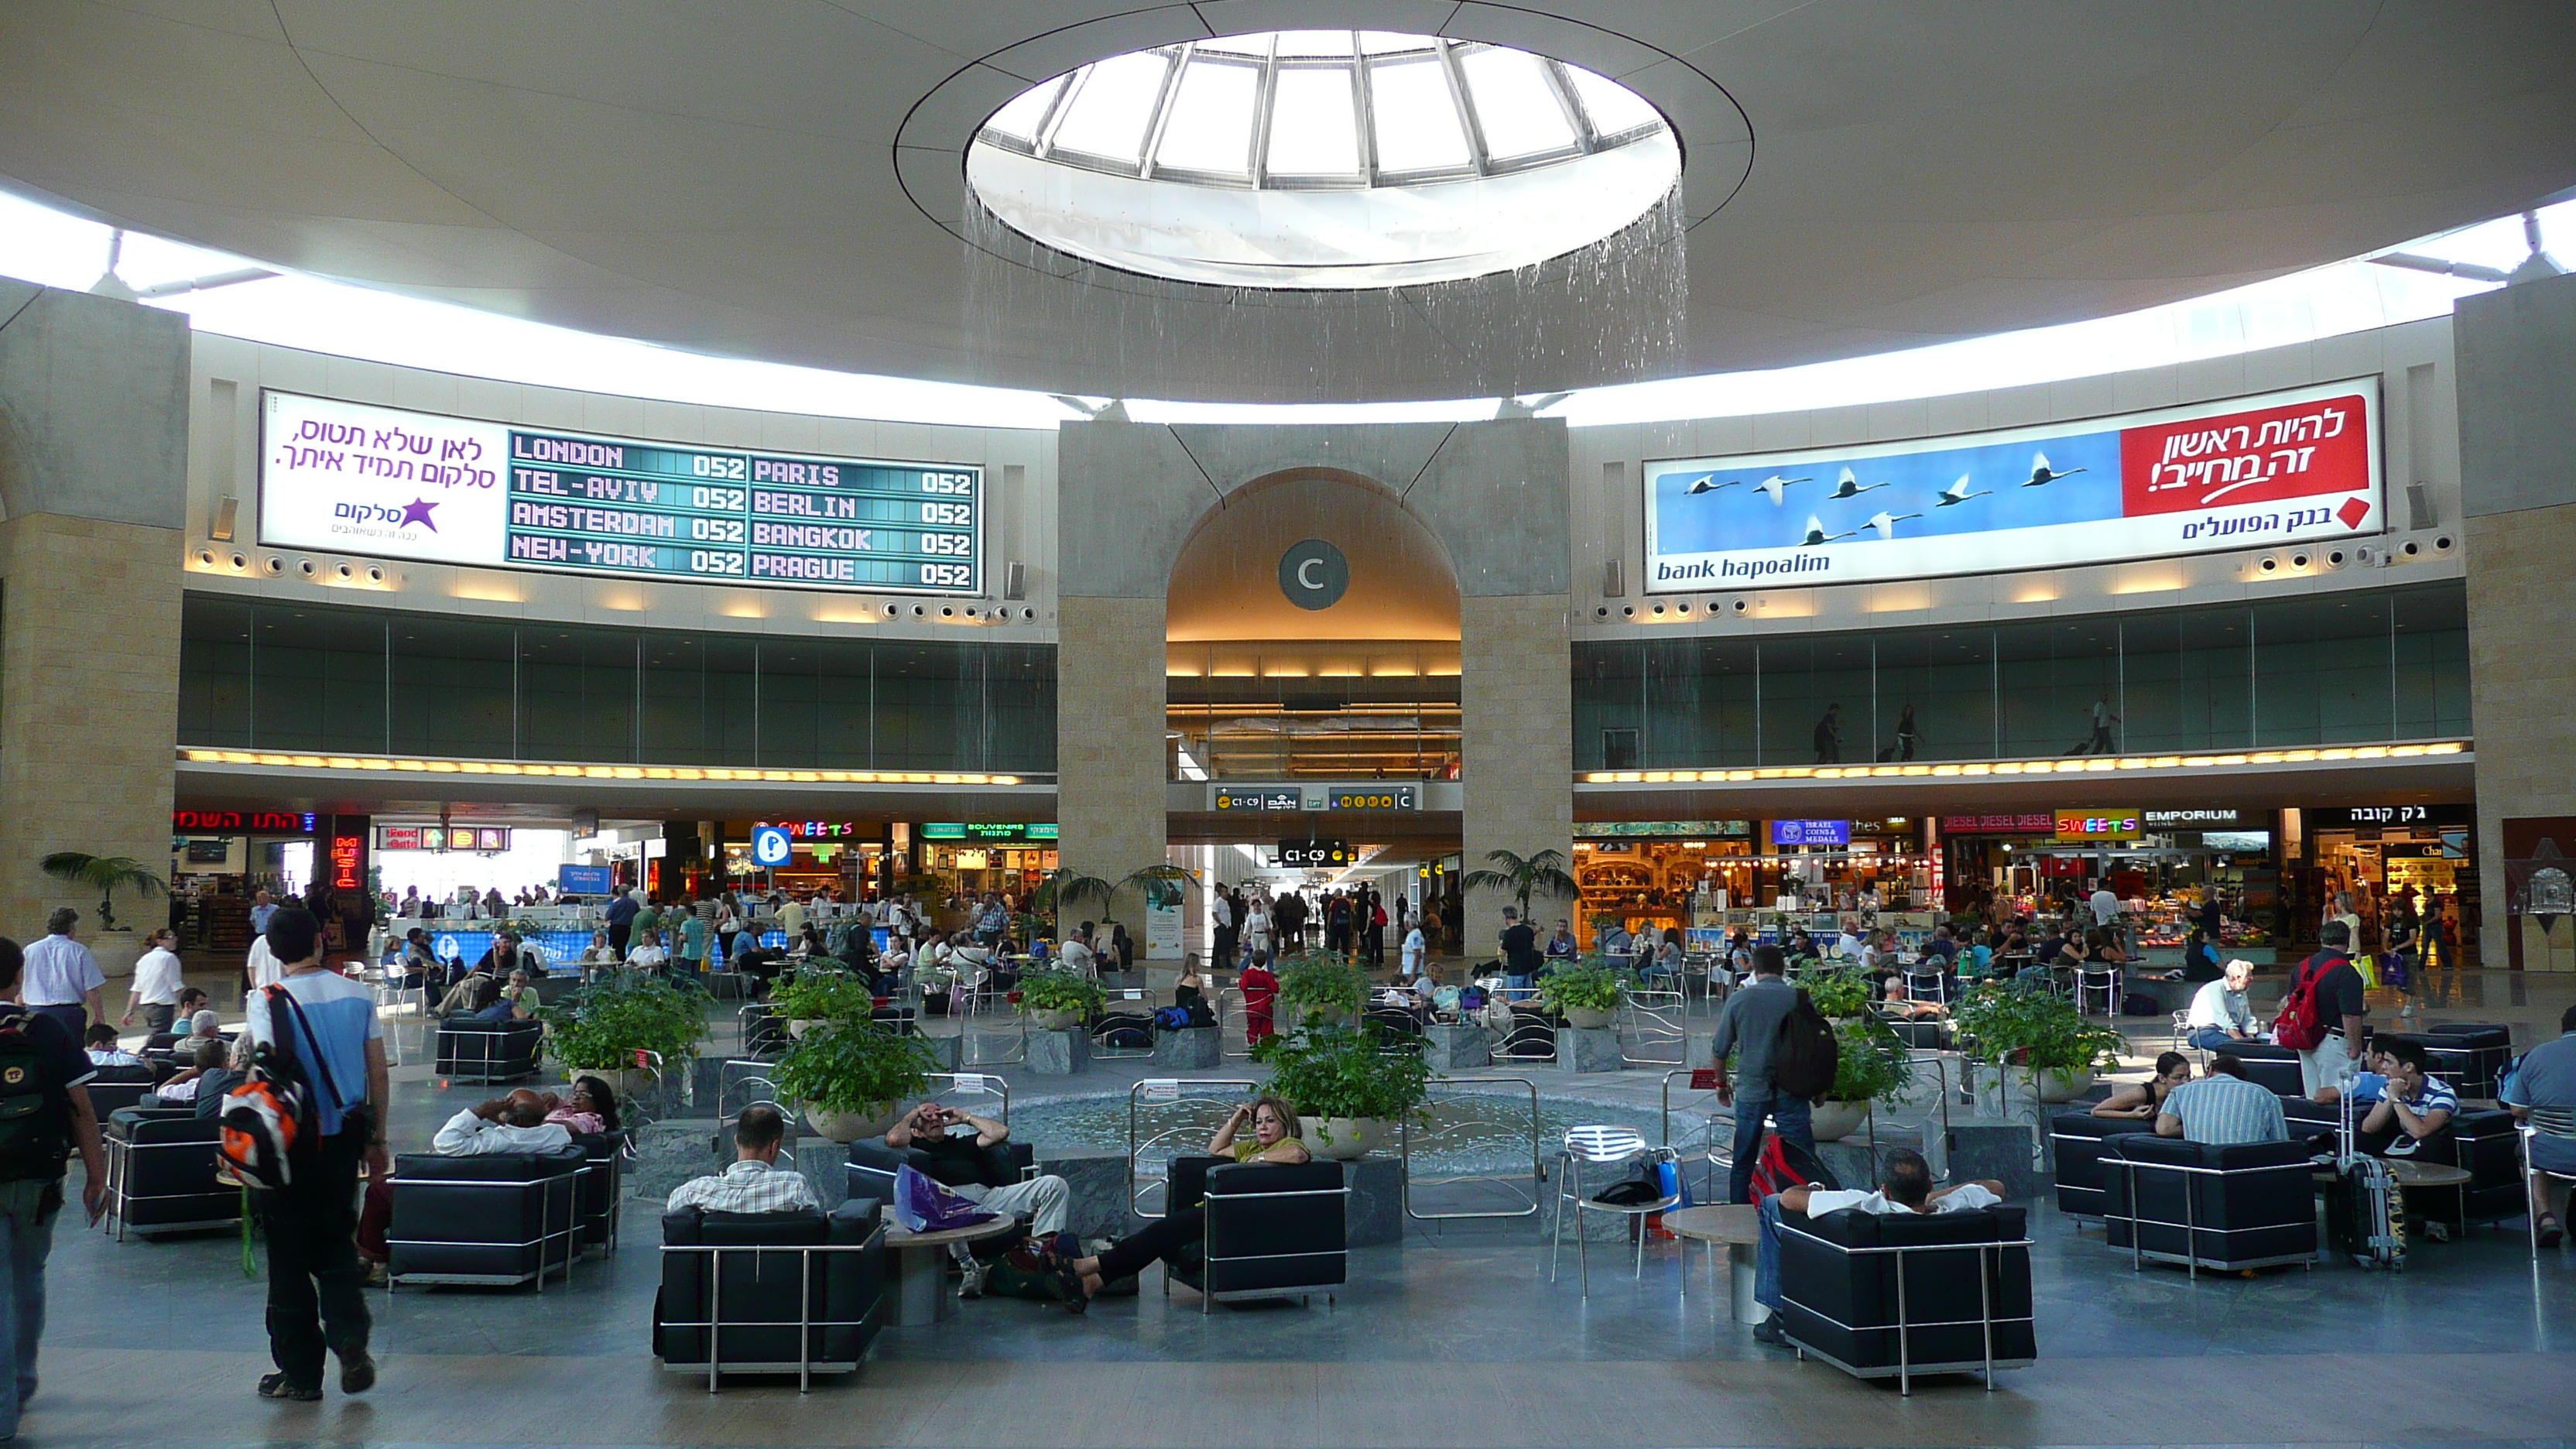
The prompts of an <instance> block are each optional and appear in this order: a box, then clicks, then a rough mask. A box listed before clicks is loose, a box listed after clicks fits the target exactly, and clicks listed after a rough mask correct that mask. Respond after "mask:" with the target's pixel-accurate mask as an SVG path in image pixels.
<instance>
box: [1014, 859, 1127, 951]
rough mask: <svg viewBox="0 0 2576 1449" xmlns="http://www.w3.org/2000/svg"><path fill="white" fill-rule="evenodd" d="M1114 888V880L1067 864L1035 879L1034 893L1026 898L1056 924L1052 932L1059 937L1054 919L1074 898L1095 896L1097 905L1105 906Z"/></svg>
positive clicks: (1072, 906) (1059, 918)
mask: <svg viewBox="0 0 2576 1449" xmlns="http://www.w3.org/2000/svg"><path fill="white" fill-rule="evenodd" d="M1117 892H1118V883H1117V882H1115V881H1107V880H1103V879H1101V878H1100V877H1099V876H1096V875H1084V874H1083V873H1082V872H1080V871H1078V870H1074V869H1072V868H1071V867H1067V868H1065V869H1062V870H1055V871H1050V872H1048V873H1047V878H1046V879H1045V880H1042V881H1040V882H1038V889H1037V894H1036V895H1034V896H1032V897H1031V898H1030V900H1029V904H1030V905H1031V906H1033V907H1035V908H1036V911H1037V913H1038V914H1039V915H1041V916H1044V917H1046V918H1047V919H1048V921H1049V923H1050V924H1055V925H1056V935H1058V936H1059V937H1061V936H1062V935H1063V934H1064V930H1063V928H1062V926H1061V925H1060V924H1057V923H1060V922H1061V921H1062V919H1063V918H1064V916H1065V914H1066V913H1067V912H1069V911H1071V910H1073V909H1075V903H1076V902H1079V901H1084V900H1096V901H1098V902H1100V904H1101V908H1102V909H1103V910H1106V909H1107V908H1108V906H1109V898H1110V897H1111V896H1113V895H1115V894H1117Z"/></svg>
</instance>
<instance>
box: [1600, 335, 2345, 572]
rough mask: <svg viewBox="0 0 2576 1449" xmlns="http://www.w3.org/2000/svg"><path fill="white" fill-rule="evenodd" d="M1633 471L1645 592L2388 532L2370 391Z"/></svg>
mask: <svg viewBox="0 0 2576 1449" xmlns="http://www.w3.org/2000/svg"><path fill="white" fill-rule="evenodd" d="M1644 472H1645V488H1646V591H1647V592H1648V593H1697V592H1705V591H1708V590H1713V589H1729V588H1751V587H1759V586H1763V585H1781V584H1843V583H1865V582H1872V581H1878V580H1886V579H1907V578H1925V577H1932V576H1937V575H1945V574H1975V573H2006V572H2013V571H2018V570H2023V569H2036V568H2063V567H2070V566H2074V565H2080V564H2100V563H2116V562H2120V561H2122V560H2128V559H2143V558H2162V557H2168V556H2172V555H2176V554H2191V553H2210V552H2218V551H2222V550H2229V549H2241V548H2265V547H2271V546H2273V545H2278V544H2290V543H2316V542H2324V541H2329V540H2339V539H2345V538H2351V537H2354V536H2356V535H2365V534H2374V533H2378V532H2381V531H2383V530H2384V529H2386V527H2387V526H2388V525H2387V522H2386V517H2385V513H2386V509H2385V502H2384V499H2383V496H2382V483H2381V477H2380V451H2379V380H2378V379H2377V378H2375V377H2373V378H2364V379H2361V380H2359V381H2354V382H2338V383H2326V384H2320V385H2316V386H2310V387H2302V388H2296V389H2292V390H2290V391H2286V392H2277V393H2266V394H2263V395H2261V396H2258V397H2244V398H2232V399H2228V400H2226V401H2222V402H2215V403H2201V404H2196V405H2193V406H2189V407H2178V408H2166V409H2162V410H2160V411H2156V412H2150V413H2133V414H2127V415H2123V416H2118V417H2108V418H2092V419H2086V420H2083V421H2079V422H2069V423H2050V424H2045V425H2041V426H2035V427H2024V428H2008V429H1999V430H1996V431H1992V432H1984V433H1966V434H1958V435H1953V436H1950V437H1943V438H1913V439H1907V440H1905V441H1902V442H1892V443H1859V444H1852V445H1849V446H1845V447H1836V448H1810V449H1804V450H1800V451H1797V452H1785V453H1760V454H1750V455H1739V456H1734V457H1722V458H1691V459H1681V460H1670V461H1656V462H1649V463H1647V464H1646V466H1645V470H1644Z"/></svg>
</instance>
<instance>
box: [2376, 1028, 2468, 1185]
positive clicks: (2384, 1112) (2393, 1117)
mask: <svg viewBox="0 0 2576 1449" xmlns="http://www.w3.org/2000/svg"><path fill="white" fill-rule="evenodd" d="M2380 1056H2381V1057H2382V1058H2383V1059H2384V1060H2385V1061H2386V1062H2387V1065H2388V1089H2387V1090H2386V1091H2385V1092H2382V1093H2381V1094H2380V1098H2379V1104H2378V1105H2377V1106H2375V1107H2372V1108H2371V1109H2370V1115H2369V1116H2367V1117H2364V1118H2362V1119H2361V1137H2362V1144H2363V1150H2364V1151H2368V1150H2371V1144H2372V1143H2374V1142H2377V1141H2381V1140H2385V1141H2386V1142H2387V1144H2388V1145H2387V1147H2386V1148H2385V1149H2382V1150H2384V1151H2385V1152H2386V1154H2387V1155H2388V1156H2390V1157H2411V1156H2413V1155H2414V1152H2415V1144H2417V1143H2419V1142H2421V1141H2423V1140H2424V1139H2425V1138H2427V1137H2430V1136H2432V1135H2433V1134H2434V1133H2436V1132H2439V1131H2441V1130H2442V1129H2443V1128H2444V1127H2447V1126H2449V1125H2450V1122H2451V1118H2452V1117H2453V1116H2454V1115H2456V1114H2457V1113H2458V1112H2459V1110H2460V1094H2459V1093H2457V1092H2455V1091H2452V1090H2451V1084H2450V1083H2448V1082H2445V1081H2443V1080H2442V1079H2441V1078H2440V1077H2437V1076H2434V1075H2433V1074H2432V1072H2431V1071H2430V1070H2429V1069H2430V1068H2431V1066H2432V1064H2433V1059H2432V1057H2431V1056H2430V1055H2429V1054H2427V1053H2426V1052H2425V1050H2424V1044H2423V1043H2422V1042H2415V1041H2392V1042H2389V1043H2387V1044H2386V1045H2384V1046H2383V1047H2381V1048H2380Z"/></svg>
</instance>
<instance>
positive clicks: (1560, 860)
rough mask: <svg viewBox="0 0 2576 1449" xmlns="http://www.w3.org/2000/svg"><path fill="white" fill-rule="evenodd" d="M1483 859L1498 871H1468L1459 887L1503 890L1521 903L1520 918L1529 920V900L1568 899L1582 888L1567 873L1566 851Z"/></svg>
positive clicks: (1495, 853)
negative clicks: (1533, 897)
mask: <svg viewBox="0 0 2576 1449" xmlns="http://www.w3.org/2000/svg"><path fill="white" fill-rule="evenodd" d="M1485 859H1487V860H1490V861H1492V862H1493V863H1494V864H1495V865H1496V866H1497V867H1499V869H1495V870H1471V871H1469V872H1467V873H1466V875H1464V876H1462V877H1460V878H1459V881H1458V884H1459V885H1460V887H1462V888H1463V889H1466V890H1471V891H1504V892H1507V893H1509V894H1510V895H1511V897H1512V898H1513V899H1514V900H1517V901H1519V902H1520V908H1521V919H1522V920H1524V921H1526V920H1528V919H1529V918H1530V897H1532V896H1545V897H1547V898H1548V899H1549V900H1570V899H1572V898H1573V897H1574V896H1575V895H1577V894H1578V893H1580V891H1581V890H1582V887H1580V886H1578V885H1576V884H1575V883H1574V877H1573V876H1571V875H1568V874H1567V873H1566V869H1565V867H1566V859H1565V852H1564V851H1561V850H1542V851H1540V852H1538V853H1537V854H1536V855H1529V856H1521V855H1514V854H1513V853H1512V852H1510V851H1508V850H1489V851H1487V852H1485Z"/></svg>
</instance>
